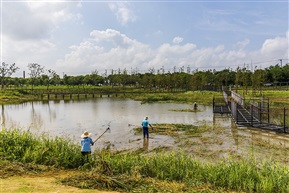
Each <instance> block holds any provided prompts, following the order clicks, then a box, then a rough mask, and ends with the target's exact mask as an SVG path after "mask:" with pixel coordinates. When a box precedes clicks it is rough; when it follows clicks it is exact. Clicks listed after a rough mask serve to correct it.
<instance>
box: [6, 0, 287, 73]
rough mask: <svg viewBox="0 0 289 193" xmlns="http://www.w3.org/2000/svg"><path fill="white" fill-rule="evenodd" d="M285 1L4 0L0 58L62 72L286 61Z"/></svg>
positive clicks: (224, 66) (252, 65)
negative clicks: (35, 64)
mask: <svg viewBox="0 0 289 193" xmlns="http://www.w3.org/2000/svg"><path fill="white" fill-rule="evenodd" d="M288 10H289V1H288V0H273V1H269V0H262V1H261V0H226V1H221V0H186V1H182V0H179V1H173V0H166V1H163V0H156V1H152V0H151V1H149V0H147V1H141V0H133V1H132V0H127V1H98V0H82V1H81V0H70V1H68V0H65V1H63V0H62V1H60V0H50V1H47V0H46V1H45V0H37V1H26V0H1V64H2V63H3V62H5V63H8V64H12V63H15V64H16V66H17V67H19V70H18V71H17V72H16V73H15V74H14V76H22V74H23V72H24V71H25V72H26V74H28V73H29V69H28V64H30V63H37V64H39V65H41V66H42V67H44V69H45V71H47V70H54V71H55V72H56V73H57V74H58V75H60V76H61V77H62V76H63V75H64V74H66V75H71V76H78V75H86V74H91V73H92V72H97V73H98V74H99V75H109V74H111V73H112V72H114V73H115V72H118V71H121V72H124V70H126V71H127V72H128V73H134V72H137V73H146V72H149V71H151V70H152V69H154V70H155V71H156V72H157V70H163V71H165V72H176V71H180V70H181V69H185V72H189V73H192V72H194V71H196V70H198V71H206V70H210V69H212V70H213V69H215V70H217V71H219V70H224V69H231V70H236V69H237V68H238V67H239V68H243V67H246V68H247V69H249V70H252V71H253V70H255V69H264V68H266V67H269V66H272V65H276V64H279V65H281V64H283V65H284V64H286V63H289V60H288V59H289V27H288V25H289V23H288V22H289V13H288Z"/></svg>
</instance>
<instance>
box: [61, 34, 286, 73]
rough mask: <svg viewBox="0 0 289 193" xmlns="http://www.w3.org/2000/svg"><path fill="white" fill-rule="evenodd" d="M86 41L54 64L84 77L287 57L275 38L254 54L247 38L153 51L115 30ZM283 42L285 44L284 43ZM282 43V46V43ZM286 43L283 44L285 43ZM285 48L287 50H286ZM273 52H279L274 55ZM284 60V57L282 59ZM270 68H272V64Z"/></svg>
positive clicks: (233, 65) (231, 65)
mask: <svg viewBox="0 0 289 193" xmlns="http://www.w3.org/2000/svg"><path fill="white" fill-rule="evenodd" d="M90 35H91V36H90V38H89V39H87V40H85V41H83V42H82V43H80V44H79V45H74V46H73V47H71V52H70V53H69V54H67V55H66V56H65V58H64V59H62V60H59V61H58V62H57V64H58V66H59V67H61V68H63V69H69V72H71V73H75V72H77V73H83V74H87V73H90V72H92V71H93V70H98V71H99V72H103V71H104V70H108V72H110V70H117V69H122V70H123V69H124V68H126V69H127V70H130V69H135V68H137V69H139V70H140V71H142V72H147V71H148V69H149V68H155V69H160V68H162V67H164V68H165V70H166V71H171V72H172V69H173V68H174V67H176V68H181V67H183V66H184V67H188V66H189V67H190V68H191V69H192V70H193V69H195V68H199V69H200V70H208V69H210V68H211V69H212V68H214V69H216V70H223V69H225V68H232V69H233V70H235V69H237V67H238V66H242V65H244V63H250V62H251V61H252V59H253V60H254V61H253V62H257V61H258V62H259V61H266V60H268V59H270V60H272V58H275V59H276V60H277V59H278V58H280V57H281V58H282V57H284V56H285V54H286V53H287V54H288V34H287V37H276V38H273V39H268V40H265V41H264V44H263V46H262V47H261V48H260V49H259V50H256V51H254V52H248V51H246V49H245V48H246V45H248V44H249V43H250V41H249V40H248V39H246V40H244V41H240V42H237V43H236V45H237V46H236V48H235V49H231V50H229V49H226V48H225V46H223V45H219V46H216V47H207V48H197V46H196V45H195V44H192V43H188V44H185V45H171V44H163V45H160V46H159V47H158V48H157V49H153V48H152V47H150V46H149V45H146V44H144V43H141V42H139V41H137V40H134V39H131V38H129V37H128V36H126V35H125V34H122V33H120V32H119V31H117V30H113V29H107V30H104V31H98V30H95V31H93V32H91V33H90ZM286 39H287V41H286ZM284 42H285V43H284ZM286 42H287V43H286ZM286 45H287V47H286ZM276 49H277V50H278V51H279V53H276V52H275V51H276ZM286 58H288V56H287V57H286ZM270 65H273V64H272V63H271V64H270Z"/></svg>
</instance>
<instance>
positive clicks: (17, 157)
mask: <svg viewBox="0 0 289 193" xmlns="http://www.w3.org/2000/svg"><path fill="white" fill-rule="evenodd" d="M0 138H1V140H0V158H2V159H5V160H11V161H19V162H22V163H34V164H42V165H47V166H55V167H61V168H67V169H68V168H77V167H79V166H80V165H81V164H82V157H81V154H80V146H79V145H76V144H74V143H72V142H71V141H70V140H68V139H64V138H59V137H56V138H54V139H50V138H49V137H47V136H45V135H41V136H37V135H36V134H33V133H31V132H29V131H22V130H20V129H9V130H5V131H4V130H3V131H1V132H0Z"/></svg>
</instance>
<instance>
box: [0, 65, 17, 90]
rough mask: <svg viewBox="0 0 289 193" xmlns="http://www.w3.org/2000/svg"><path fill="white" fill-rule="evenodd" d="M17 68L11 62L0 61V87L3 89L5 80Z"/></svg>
mask: <svg viewBox="0 0 289 193" xmlns="http://www.w3.org/2000/svg"><path fill="white" fill-rule="evenodd" d="M18 69H19V68H18V67H17V66H16V65H15V63H13V64H10V65H9V64H6V63H5V62H2V64H1V66H0V73H1V75H0V82H1V88H2V89H4V86H5V80H6V79H7V78H8V77H10V76H11V75H12V74H14V73H15V72H16V71H17V70H18Z"/></svg>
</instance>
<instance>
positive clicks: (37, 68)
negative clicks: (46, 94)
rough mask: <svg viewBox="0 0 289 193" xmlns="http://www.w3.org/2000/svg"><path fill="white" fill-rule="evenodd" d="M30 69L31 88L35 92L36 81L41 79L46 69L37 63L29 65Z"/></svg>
mask: <svg viewBox="0 0 289 193" xmlns="http://www.w3.org/2000/svg"><path fill="white" fill-rule="evenodd" d="M28 69H29V70H30V72H29V73H28V74H29V75H30V78H31V86H32V90H33V86H34V85H35V82H36V79H37V78H39V77H40V75H41V73H43V72H44V67H42V66H41V65H39V64H37V63H30V64H28Z"/></svg>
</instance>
